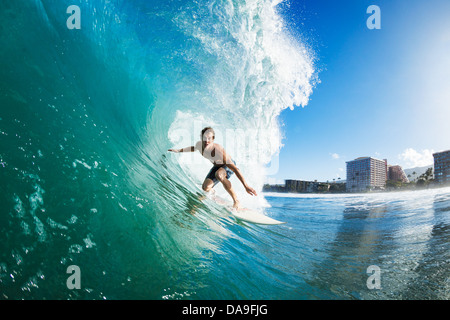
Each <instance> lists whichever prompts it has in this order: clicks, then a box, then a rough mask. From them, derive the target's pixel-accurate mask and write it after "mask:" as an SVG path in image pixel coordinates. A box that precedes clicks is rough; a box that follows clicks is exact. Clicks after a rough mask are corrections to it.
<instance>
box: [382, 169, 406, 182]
mask: <svg viewBox="0 0 450 320" xmlns="http://www.w3.org/2000/svg"><path fill="white" fill-rule="evenodd" d="M387 179H388V180H393V181H401V182H405V183H408V182H409V180H408V177H407V176H406V174H405V171H403V169H402V167H401V166H398V165H395V166H390V165H388V177H387Z"/></svg>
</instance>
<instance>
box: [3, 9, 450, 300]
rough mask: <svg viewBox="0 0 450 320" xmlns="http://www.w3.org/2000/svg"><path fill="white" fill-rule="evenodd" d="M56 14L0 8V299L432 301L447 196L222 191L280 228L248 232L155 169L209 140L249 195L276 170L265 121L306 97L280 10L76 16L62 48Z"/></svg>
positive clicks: (178, 175) (294, 42)
mask: <svg viewBox="0 0 450 320" xmlns="http://www.w3.org/2000/svg"><path fill="white" fill-rule="evenodd" d="M73 4H76V3H73V1H64V0H61V1H50V0H47V1H39V0H27V1H25V0H22V1H10V2H5V3H4V4H2V6H1V7H0V19H1V21H2V25H1V26H0V41H1V46H0V47H1V50H0V63H1V66H2V67H1V68H0V146H1V149H0V181H1V183H0V201H1V206H0V293H1V294H0V297H1V298H2V299H261V298H263V299H324V298H325V299H335V298H344V299H352V298H361V299H365V298H368V299H370V298H385V297H386V298H414V297H419V298H447V299H448V297H449V293H448V288H449V287H448V269H449V268H448V263H449V257H448V252H449V250H448V249H449V248H448V234H449V233H448V217H446V215H447V212H448V208H449V207H450V205H449V199H448V194H449V191H448V189H442V190H440V191H437V190H435V191H424V192H417V193H411V194H392V195H388V196H386V197H385V198H383V197H384V196H381V195H367V196H366V195H363V196H341V197H337V196H336V197H334V196H330V197H315V196H310V197H298V198H290V197H281V198H280V197H273V196H270V195H260V196H258V197H257V198H256V199H250V197H248V196H246V194H245V191H244V190H243V188H242V186H240V184H239V182H238V180H237V179H236V177H233V178H232V183H233V185H234V186H235V188H236V192H237V193H238V194H239V196H240V198H241V200H242V203H243V204H244V205H246V206H249V207H253V208H255V209H257V210H264V211H265V213H266V214H268V215H270V216H272V217H273V218H275V219H279V220H283V221H286V222H287V224H285V225H282V226H275V227H263V226H256V225H248V224H245V223H242V222H239V221H236V220H234V219H233V218H232V217H230V215H229V214H228V212H227V211H226V210H225V209H224V208H222V207H220V206H218V205H216V204H215V203H213V202H211V201H210V200H208V199H206V200H205V201H201V200H200V199H199V198H200V197H201V195H202V191H201V183H202V179H203V178H204V176H205V175H206V173H207V172H208V171H209V168H210V164H208V163H207V162H204V161H203V159H202V158H201V157H200V156H199V155H198V154H197V155H194V154H183V155H181V154H169V153H167V149H168V148H172V147H176V148H179V147H185V146H188V145H192V144H193V143H194V142H195V141H196V140H197V139H198V134H199V132H200V130H201V129H202V128H203V126H206V125H212V126H214V128H215V130H216V136H217V141H218V142H219V143H222V144H224V145H225V146H226V148H227V150H228V151H229V152H230V153H231V155H232V157H233V159H235V160H236V162H237V163H238V165H239V168H240V169H241V170H242V172H243V173H244V175H245V177H246V179H247V180H248V182H249V184H251V185H252V187H254V188H255V189H257V190H261V188H262V185H263V183H264V173H266V174H270V173H271V172H272V173H273V172H274V171H276V170H277V167H276V163H277V162H276V161H274V160H276V155H277V154H278V152H279V151H280V148H281V140H282V131H281V129H280V127H281V124H280V123H279V121H278V115H279V114H280V112H281V111H282V110H283V109H285V108H294V107H297V106H302V105H305V104H307V102H308V99H309V97H310V95H311V93H312V89H313V88H314V85H315V82H316V81H317V79H316V72H315V68H314V53H313V52H311V50H309V49H308V46H307V44H305V43H303V41H302V39H301V37H299V35H296V36H295V37H294V36H293V35H292V33H291V32H293V31H292V30H290V27H289V26H288V25H286V24H285V23H284V22H283V21H284V19H283V16H282V15H281V13H280V12H281V11H283V12H284V13H285V14H286V11H285V9H286V6H284V4H283V3H281V4H280V5H278V6H274V5H273V4H272V2H271V1H263V0H261V1H250V0H249V1H201V2H197V1H187V0H184V1H181V0H180V1H175V0H174V1H144V0H141V1H137V0H134V1H119V0H116V1H107V0H104V1H83V2H79V3H78V4H77V5H79V7H80V10H81V29H79V30H77V29H75V30H69V29H68V28H67V27H66V20H67V18H68V17H69V15H68V14H67V13H66V9H67V7H68V6H69V5H73ZM217 192H218V193H219V194H222V195H223V194H224V191H223V189H222V188H220V186H219V188H218V189H217ZM225 196H226V195H225ZM396 197H397V198H396ZM447 216H448V215H447ZM369 264H370V265H378V266H379V267H380V268H381V272H382V274H381V281H382V284H381V285H382V289H380V290H375V291H374V290H368V289H367V286H366V285H365V283H366V282H365V281H366V278H367V274H366V269H367V267H368V265H369ZM71 265H76V266H78V267H79V269H80V272H81V277H80V278H81V283H80V289H69V288H68V287H67V285H66V284H67V279H68V277H69V276H70V274H68V273H67V269H68V267H69V266H71Z"/></svg>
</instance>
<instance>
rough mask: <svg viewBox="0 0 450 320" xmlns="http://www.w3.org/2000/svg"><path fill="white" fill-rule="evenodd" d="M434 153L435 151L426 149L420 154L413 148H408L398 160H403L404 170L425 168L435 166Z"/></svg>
mask: <svg viewBox="0 0 450 320" xmlns="http://www.w3.org/2000/svg"><path fill="white" fill-rule="evenodd" d="M433 153H434V150H428V149H424V150H422V151H421V152H419V151H416V150H414V149H413V148H408V149H406V150H405V151H403V153H402V154H400V155H398V158H399V159H401V160H403V162H404V164H403V167H404V168H415V167H424V166H429V165H431V164H433V162H434V158H433Z"/></svg>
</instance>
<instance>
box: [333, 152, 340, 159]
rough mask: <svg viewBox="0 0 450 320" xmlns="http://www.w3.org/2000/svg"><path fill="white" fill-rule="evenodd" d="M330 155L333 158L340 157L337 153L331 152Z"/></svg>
mask: <svg viewBox="0 0 450 320" xmlns="http://www.w3.org/2000/svg"><path fill="white" fill-rule="evenodd" d="M331 157H332V158H333V159H339V158H340V156H339V155H338V154H337V153H331Z"/></svg>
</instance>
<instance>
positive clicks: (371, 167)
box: [346, 157, 387, 192]
mask: <svg viewBox="0 0 450 320" xmlns="http://www.w3.org/2000/svg"><path fill="white" fill-rule="evenodd" d="M386 178H387V160H379V159H375V158H372V157H360V158H357V159H355V160H352V161H348V162H347V187H346V188H347V191H349V192H362V191H369V190H375V189H383V188H385V187H386Z"/></svg>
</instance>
